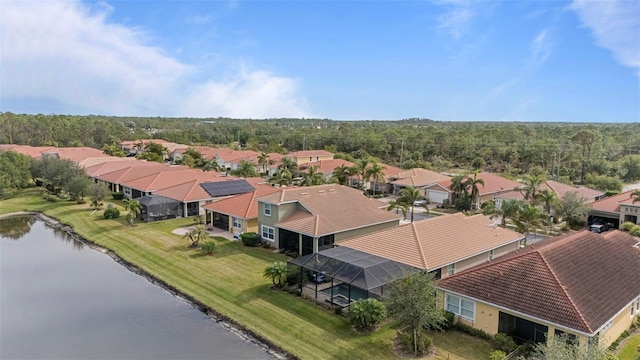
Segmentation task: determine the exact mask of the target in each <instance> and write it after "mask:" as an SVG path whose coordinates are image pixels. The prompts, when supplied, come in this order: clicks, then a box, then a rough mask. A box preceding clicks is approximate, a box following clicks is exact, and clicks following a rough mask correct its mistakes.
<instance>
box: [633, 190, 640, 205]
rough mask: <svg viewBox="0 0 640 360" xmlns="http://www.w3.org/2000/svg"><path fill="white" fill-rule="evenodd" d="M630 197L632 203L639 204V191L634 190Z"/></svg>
mask: <svg viewBox="0 0 640 360" xmlns="http://www.w3.org/2000/svg"><path fill="white" fill-rule="evenodd" d="M631 197H632V198H633V201H632V203H634V204H635V203H637V202H640V190H636V191H634V192H632V193H631Z"/></svg>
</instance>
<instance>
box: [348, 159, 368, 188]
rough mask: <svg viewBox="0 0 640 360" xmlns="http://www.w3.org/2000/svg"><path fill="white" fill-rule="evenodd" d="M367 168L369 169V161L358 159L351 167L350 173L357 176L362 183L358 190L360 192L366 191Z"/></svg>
mask: <svg viewBox="0 0 640 360" xmlns="http://www.w3.org/2000/svg"><path fill="white" fill-rule="evenodd" d="M368 167H369V159H358V160H357V161H356V162H355V165H353V167H351V173H352V174H353V175H359V176H360V180H361V181H362V183H360V189H361V190H365V189H366V184H367V180H369V179H368V178H367V168H368Z"/></svg>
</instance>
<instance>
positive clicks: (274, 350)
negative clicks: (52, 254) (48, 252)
mask: <svg viewBox="0 0 640 360" xmlns="http://www.w3.org/2000/svg"><path fill="white" fill-rule="evenodd" d="M16 216H35V217H36V218H37V219H38V220H40V221H42V222H44V223H45V224H47V225H48V226H50V227H53V228H57V229H60V230H63V231H64V232H66V233H67V234H69V236H71V237H72V238H73V239H75V240H78V241H81V242H82V243H84V244H86V245H87V246H89V247H90V248H92V249H94V250H97V251H100V252H102V253H104V254H107V255H109V256H110V257H111V258H112V259H113V260H115V261H116V262H117V263H119V264H120V265H122V266H124V267H125V268H127V269H128V270H129V271H131V272H133V273H135V274H137V275H140V276H142V277H144V278H145V279H146V280H147V281H149V282H150V283H152V284H154V285H157V286H160V287H161V288H163V289H164V290H166V291H168V292H169V293H170V294H172V295H173V296H174V297H176V298H177V299H179V300H181V301H185V302H187V303H189V304H190V305H191V306H193V307H195V308H196V309H198V310H200V311H201V312H203V313H205V314H206V315H207V316H208V317H210V318H211V319H213V320H215V321H216V322H217V323H218V324H220V325H221V326H223V327H224V328H225V329H227V330H229V331H231V332H233V333H236V334H237V335H238V336H240V337H241V338H243V339H245V340H246V341H248V342H251V343H254V344H256V345H258V346H259V347H261V348H262V349H263V350H264V351H265V352H266V353H268V354H269V355H270V356H272V357H274V358H276V359H297V358H296V357H295V356H293V354H290V353H288V352H287V351H285V350H284V349H282V348H280V347H278V346H277V345H275V344H272V343H271V342H270V341H268V340H267V339H265V338H264V337H262V336H260V334H257V333H255V332H254V331H251V330H249V329H247V328H245V327H244V326H242V325H241V324H239V323H238V322H236V321H235V320H233V319H231V318H229V317H227V316H224V315H222V314H220V313H219V312H217V311H216V310H215V309H213V308H211V307H209V306H207V305H205V304H203V303H202V302H200V301H198V300H197V299H195V298H193V297H192V296H190V295H187V294H184V293H182V292H180V291H178V290H177V289H176V288H175V287H174V286H173V285H171V284H169V283H167V282H165V281H163V280H160V279H158V278H156V277H154V276H153V275H151V274H150V273H148V272H147V271H145V270H144V269H141V268H139V267H138V266H136V265H134V264H131V263H129V262H127V261H125V260H124V259H122V258H121V257H120V256H118V255H117V254H116V253H114V252H113V251H111V250H109V249H107V248H105V247H102V246H100V245H98V244H96V243H94V242H93V241H91V240H90V239H87V238H84V237H82V236H80V235H79V234H78V233H76V231H75V230H74V229H73V227H72V226H71V225H68V224H64V223H62V222H60V221H59V220H58V219H56V218H54V217H51V216H48V215H45V214H44V213H41V212H35V211H17V212H13V213H8V214H0V220H2V219H5V218H9V217H16Z"/></svg>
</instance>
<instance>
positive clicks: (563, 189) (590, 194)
mask: <svg viewBox="0 0 640 360" xmlns="http://www.w3.org/2000/svg"><path fill="white" fill-rule="evenodd" d="M542 189H550V190H551V191H553V192H555V193H556V194H557V195H558V197H559V198H563V197H564V196H565V195H566V194H567V193H570V192H576V193H578V194H579V195H580V196H582V198H583V199H585V200H592V199H593V200H594V199H595V198H596V197H598V196H602V195H604V192H602V191H600V190H594V189H590V188H588V187H584V186H581V187H575V186H571V185H567V184H563V183H561V182H558V181H554V180H547V181H545V182H544V183H542V184H540V190H542Z"/></svg>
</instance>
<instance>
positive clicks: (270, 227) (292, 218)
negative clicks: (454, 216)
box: [258, 184, 401, 255]
mask: <svg viewBox="0 0 640 360" xmlns="http://www.w3.org/2000/svg"><path fill="white" fill-rule="evenodd" d="M385 208H386V204H385V203H383V202H381V201H379V200H376V199H370V198H367V197H366V196H364V195H363V194H362V192H361V191H359V190H357V189H353V188H351V187H348V186H342V185H337V184H328V185H319V186H309V187H287V188H279V189H278V191H277V192H275V193H273V194H269V195H265V196H261V197H259V198H258V222H259V225H260V234H261V236H262V238H263V239H264V240H265V241H267V242H269V243H271V244H272V246H273V247H275V248H277V249H285V250H289V251H295V252H298V253H299V254H301V255H307V254H310V253H314V252H317V251H319V250H323V249H327V248H330V247H333V244H334V243H336V242H339V241H341V240H343V239H347V238H351V237H354V236H357V235H361V234H365V233H369V232H373V231H377V230H382V229H385V228H389V227H394V226H398V224H399V222H400V218H401V215H398V214H395V213H392V212H388V211H386V210H385Z"/></svg>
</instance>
